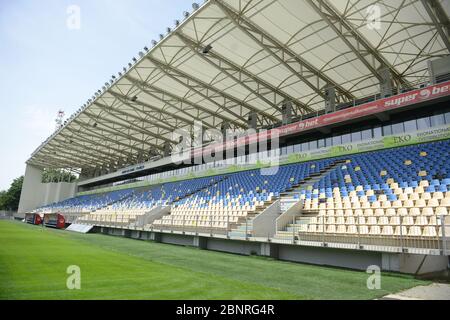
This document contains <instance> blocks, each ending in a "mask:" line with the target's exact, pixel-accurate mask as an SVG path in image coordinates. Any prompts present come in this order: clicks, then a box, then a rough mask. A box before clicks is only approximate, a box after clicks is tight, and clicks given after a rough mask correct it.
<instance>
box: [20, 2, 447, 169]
mask: <svg viewBox="0 0 450 320" xmlns="http://www.w3.org/2000/svg"><path fill="white" fill-rule="evenodd" d="M447 8H448V0H443V1H437V2H434V1H431V0H381V1H376V0H333V1H331V0H209V1H206V2H205V3H204V4H203V5H202V6H200V8H198V9H197V10H195V12H194V13H192V14H191V15H189V17H187V18H186V19H185V20H184V21H183V22H182V23H180V24H179V25H178V26H177V27H176V28H175V29H174V30H171V31H170V32H169V33H168V34H167V35H166V36H164V38H163V39H161V41H159V42H158V43H157V44H155V45H154V47H153V48H152V49H151V50H149V51H146V52H145V53H141V55H140V58H139V60H137V61H135V63H133V64H129V67H127V68H124V69H123V70H122V71H121V73H120V74H119V76H118V77H117V78H116V79H114V80H113V81H111V83H109V82H108V86H106V84H105V87H104V88H103V90H99V92H97V94H96V96H95V98H94V97H93V99H92V101H91V102H90V103H89V104H88V105H87V106H86V107H85V108H82V109H81V110H80V111H79V112H78V113H77V114H76V115H74V116H73V117H71V119H69V121H68V123H67V124H66V125H65V126H64V127H62V128H61V129H59V130H58V131H57V132H55V133H54V134H53V135H52V136H51V137H50V138H49V139H47V141H46V142H44V143H43V144H42V145H41V146H40V147H39V148H38V149H37V150H36V151H35V152H34V153H33V154H32V156H31V158H30V159H29V160H28V162H27V163H29V164H34V165H38V166H42V167H54V168H72V169H75V168H76V169H81V168H82V169H85V170H95V169H99V168H102V169H106V168H108V167H109V168H110V169H113V168H115V167H116V166H117V164H122V165H123V164H132V163H136V162H137V161H141V160H142V159H143V158H145V157H146V156H148V155H149V152H152V154H155V153H162V152H163V150H164V145H165V144H166V143H169V144H176V143H177V142H176V141H173V140H172V132H173V131H174V130H175V129H186V130H190V129H191V128H192V126H193V124H194V121H195V120H199V121H202V122H203V124H204V125H205V126H206V127H207V128H220V127H221V125H222V124H224V123H227V124H228V125H230V126H231V128H244V129H245V128H247V119H248V116H249V115H250V114H252V113H255V114H256V115H257V117H258V126H259V127H262V126H265V125H271V124H275V123H279V122H280V121H281V119H282V110H281V106H282V104H283V102H286V101H290V102H291V103H292V104H293V106H294V108H293V112H294V114H295V115H297V116H300V115H302V114H307V113H310V112H314V111H317V110H320V109H323V107H324V99H325V88H326V87H329V86H332V87H334V88H335V90H336V99H337V101H338V102H347V101H352V100H353V99H358V98H363V97H367V96H369V95H373V94H375V93H377V92H378V91H379V83H380V75H379V72H378V71H379V70H380V69H386V68H387V69H389V70H390V72H391V74H392V76H393V79H394V82H395V84H396V85H397V86H399V87H400V86H402V87H408V86H413V85H414V84H417V83H420V82H425V81H427V80H428V72H427V60H430V59H433V58H438V57H442V56H444V55H448V54H449V53H450V43H449V37H448V34H449V28H450V27H449V18H448V16H449V12H448V11H447V12H446V11H445V10H446V9H447ZM377 13H380V19H379V21H378V22H377V21H372V20H371V19H372V18H371V17H373V16H374V15H376V14H377Z"/></svg>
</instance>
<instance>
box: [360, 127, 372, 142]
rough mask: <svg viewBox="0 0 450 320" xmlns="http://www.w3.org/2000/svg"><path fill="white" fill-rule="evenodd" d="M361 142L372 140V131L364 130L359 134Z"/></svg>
mask: <svg viewBox="0 0 450 320" xmlns="http://www.w3.org/2000/svg"><path fill="white" fill-rule="evenodd" d="M361 138H362V140H370V139H372V129H368V130H364V131H362V132H361Z"/></svg>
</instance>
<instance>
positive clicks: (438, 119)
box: [431, 114, 445, 127]
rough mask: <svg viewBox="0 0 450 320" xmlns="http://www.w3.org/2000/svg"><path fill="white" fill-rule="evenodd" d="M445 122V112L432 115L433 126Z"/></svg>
mask: <svg viewBox="0 0 450 320" xmlns="http://www.w3.org/2000/svg"><path fill="white" fill-rule="evenodd" d="M443 124H445V120H444V115H443V114H436V115H434V116H431V126H432V127H437V126H441V125H443Z"/></svg>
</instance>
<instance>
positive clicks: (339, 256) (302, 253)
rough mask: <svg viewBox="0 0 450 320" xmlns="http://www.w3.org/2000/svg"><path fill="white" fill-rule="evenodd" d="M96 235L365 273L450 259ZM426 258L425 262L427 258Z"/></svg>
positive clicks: (426, 268) (136, 234)
mask: <svg viewBox="0 0 450 320" xmlns="http://www.w3.org/2000/svg"><path fill="white" fill-rule="evenodd" d="M93 230H94V231H95V232H101V233H103V234H109V235H114V236H122V237H128V238H133V239H139V240H151V241H156V242H161V243H167V244H174V245H180V246H192V247H197V248H200V249H205V250H213V251H221V252H228V253H234V254H241V255H259V256H264V257H271V258H274V259H279V260H284V261H292V262H299V263H307V264H313V265H321V266H330V267H340V268H348V269H354V270H361V271H365V270H367V268H368V267H369V266H378V267H379V268H380V269H381V270H383V271H390V272H400V273H408V274H418V275H420V274H427V273H432V272H438V271H443V270H446V269H447V267H448V262H449V260H448V257H447V256H427V257H426V258H425V256H424V255H414V254H406V253H383V252H376V251H363V250H348V249H336V248H326V247H324V248H321V247H309V246H300V245H292V244H279V243H270V242H265V241H244V240H232V239H220V238H210V237H201V236H196V235H186V234H169V233H160V232H152V231H136V230H124V229H114V228H107V227H101V228H100V227H96V228H94V229H93ZM424 258H425V259H424Z"/></svg>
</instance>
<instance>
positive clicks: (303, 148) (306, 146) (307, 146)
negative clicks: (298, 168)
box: [302, 142, 309, 152]
mask: <svg viewBox="0 0 450 320" xmlns="http://www.w3.org/2000/svg"><path fill="white" fill-rule="evenodd" d="M305 151H309V143H308V142H305V143H302V152H305Z"/></svg>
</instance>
